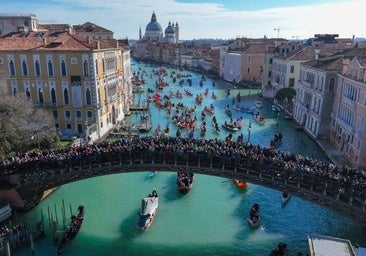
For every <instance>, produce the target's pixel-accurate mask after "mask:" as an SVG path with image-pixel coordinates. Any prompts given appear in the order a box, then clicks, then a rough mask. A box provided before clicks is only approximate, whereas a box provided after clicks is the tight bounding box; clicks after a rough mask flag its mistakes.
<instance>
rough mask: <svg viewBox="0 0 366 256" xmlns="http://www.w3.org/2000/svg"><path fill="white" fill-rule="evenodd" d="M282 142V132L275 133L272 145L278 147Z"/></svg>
mask: <svg viewBox="0 0 366 256" xmlns="http://www.w3.org/2000/svg"><path fill="white" fill-rule="evenodd" d="M281 144H282V133H281V132H279V133H276V134H275V135H274V137H273V139H271V142H270V146H271V147H272V148H278V147H279V146H280V145H281Z"/></svg>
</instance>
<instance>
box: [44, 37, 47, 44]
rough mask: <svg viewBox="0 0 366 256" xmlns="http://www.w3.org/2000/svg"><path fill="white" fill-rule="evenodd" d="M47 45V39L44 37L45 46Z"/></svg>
mask: <svg viewBox="0 0 366 256" xmlns="http://www.w3.org/2000/svg"><path fill="white" fill-rule="evenodd" d="M46 45H47V37H43V46H46Z"/></svg>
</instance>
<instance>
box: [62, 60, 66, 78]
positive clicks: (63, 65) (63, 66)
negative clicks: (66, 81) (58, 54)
mask: <svg viewBox="0 0 366 256" xmlns="http://www.w3.org/2000/svg"><path fill="white" fill-rule="evenodd" d="M61 75H62V76H66V63H65V60H62V61H61Z"/></svg>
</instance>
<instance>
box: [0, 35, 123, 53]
mask: <svg viewBox="0 0 366 256" xmlns="http://www.w3.org/2000/svg"><path fill="white" fill-rule="evenodd" d="M98 42H99V46H100V49H108V48H109V49H110V48H116V46H117V40H115V39H101V40H94V39H87V38H86V37H82V36H77V35H73V34H69V33H68V32H64V31H57V32H55V31H45V32H13V33H9V34H6V35H3V36H0V51H2V50H7V51H17V50H21V51H30V50H45V51H49V50H50V49H52V50H55V51H57V50H60V51H66V50H75V51H89V50H95V49H98V47H97V45H98ZM122 46H124V45H121V44H119V47H122Z"/></svg>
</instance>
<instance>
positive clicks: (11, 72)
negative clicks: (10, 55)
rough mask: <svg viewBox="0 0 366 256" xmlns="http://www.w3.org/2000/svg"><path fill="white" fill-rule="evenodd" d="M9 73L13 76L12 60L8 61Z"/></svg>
mask: <svg viewBox="0 0 366 256" xmlns="http://www.w3.org/2000/svg"><path fill="white" fill-rule="evenodd" d="M9 71H10V75H11V76H15V66H14V61H13V60H10V61H9Z"/></svg>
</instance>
